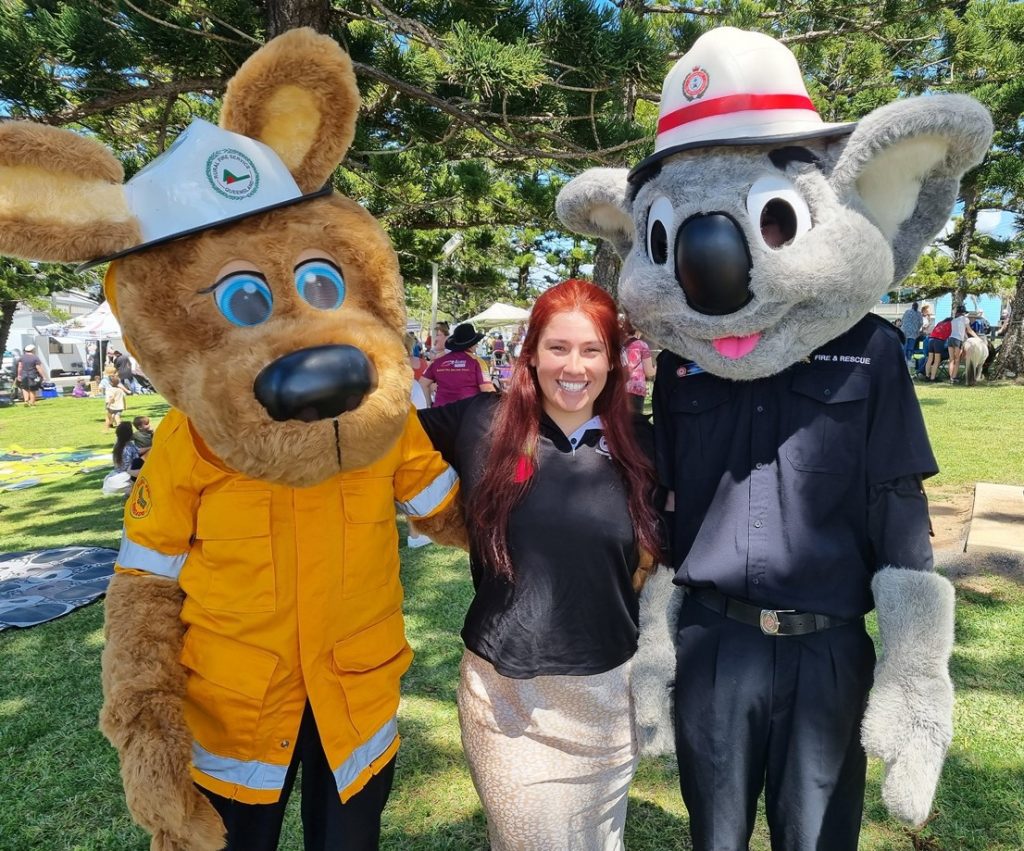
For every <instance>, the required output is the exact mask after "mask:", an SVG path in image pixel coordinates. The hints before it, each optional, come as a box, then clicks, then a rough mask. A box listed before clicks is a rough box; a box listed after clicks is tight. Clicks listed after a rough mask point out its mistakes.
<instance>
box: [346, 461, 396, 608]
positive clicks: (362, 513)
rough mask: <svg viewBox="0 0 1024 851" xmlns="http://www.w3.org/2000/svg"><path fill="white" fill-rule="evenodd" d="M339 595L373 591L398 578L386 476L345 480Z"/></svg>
mask: <svg viewBox="0 0 1024 851" xmlns="http://www.w3.org/2000/svg"><path fill="white" fill-rule="evenodd" d="M341 499H342V503H343V506H342V507H343V511H344V514H345V565H344V571H343V573H344V579H343V589H342V596H343V597H355V596H357V595H359V594H364V593H366V592H368V591H376V590H378V589H379V588H381V587H383V586H384V585H386V584H388V583H389V582H391V581H397V579H398V530H397V528H396V526H395V488H394V481H393V480H392V479H391V478H389V477H375V478H357V479H345V480H343V481H342V483H341Z"/></svg>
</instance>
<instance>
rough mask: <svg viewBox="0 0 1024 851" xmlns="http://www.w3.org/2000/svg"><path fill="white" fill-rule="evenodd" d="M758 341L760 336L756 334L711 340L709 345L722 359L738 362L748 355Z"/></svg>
mask: <svg viewBox="0 0 1024 851" xmlns="http://www.w3.org/2000/svg"><path fill="white" fill-rule="evenodd" d="M760 339H761V334H760V332H758V333H755V334H748V335H747V336H746V337H719V338H718V339H717V340H712V342H711V345H713V346H714V347H715V351H716V352H718V354H720V355H721V356H722V357H723V358H729V359H730V360H739V359H740V358H741V357H744V356H745V355H749V354H750V353H751V352H752V351H753V350H754V346H756V345H757V341H758V340H760Z"/></svg>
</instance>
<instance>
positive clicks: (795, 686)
mask: <svg viewBox="0 0 1024 851" xmlns="http://www.w3.org/2000/svg"><path fill="white" fill-rule="evenodd" d="M874 662H875V650H874V646H873V644H872V642H871V639H870V637H869V636H868V634H867V632H866V631H865V630H864V626H863V623H862V622H857V623H850V624H846V625H844V626H839V627H833V628H832V629H827V630H823V631H821V632H817V633H812V634H810V635H805V636H786V637H770V636H766V635H763V634H762V633H761V631H760V630H759V629H758V628H757V627H753V626H748V625H746V624H743V623H739V622H737V621H734V620H731V619H729V618H726V617H724V616H723V615H720V614H718V613H717V612H714V611H712V610H710V609H708V608H706V607H705V606H703V605H702V604H701V603H698V602H697V601H696V600H694V599H692V598H691V597H687V598H686V599H685V601H684V603H683V608H682V611H681V613H680V617H679V632H678V635H677V640H676V689H675V720H676V756H677V759H678V760H679V782H680V788H681V790H682V793H683V801H684V802H685V804H686V808H687V810H688V811H689V814H690V835H691V838H692V840H693V847H694V851H741V849H746V848H747V847H748V843H749V841H750V836H751V834H752V833H753V830H754V817H755V813H756V809H757V799H758V797H759V795H760V794H761V790H762V789H763V790H764V792H765V806H766V810H767V814H768V825H769V828H770V831H771V842H772V849H773V851H856V848H857V839H858V836H859V834H860V823H861V815H862V811H863V806H864V775H865V768H866V758H865V755H864V751H863V749H862V747H861V744H860V721H861V717H862V716H863V714H864V707H865V705H866V702H867V694H868V691H869V690H870V688H871V682H872V677H873V672H874Z"/></svg>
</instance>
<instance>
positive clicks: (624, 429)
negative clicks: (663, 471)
mask: <svg viewBox="0 0 1024 851" xmlns="http://www.w3.org/2000/svg"><path fill="white" fill-rule="evenodd" d="M559 313H581V314H583V315H584V316H586V317H587V318H588V319H589V320H590V321H591V322H592V323H593V325H594V328H595V329H597V332H598V334H599V335H600V336H601V339H602V341H603V342H604V345H605V349H606V351H607V353H608V363H609V365H610V366H611V370H610V371H609V373H608V380H607V382H606V383H605V386H604V389H603V390H602V391H601V395H600V396H598V397H597V399H596V400H595V402H594V414H595V415H597V416H599V417H600V418H601V423H602V425H603V427H604V437H605V440H606V441H607V443H608V449H609V451H610V453H611V456H612V461H613V462H614V463H615V465H616V466H617V467H618V470H619V473H620V475H621V476H622V479H623V481H624V482H625V484H626V491H627V501H628V503H629V516H630V520H631V521H632V523H633V534H634V535H635V538H636V543H637V545H638V547H639V548H640V549H641V550H643V551H646V552H647V553H648V554H649V555H651V556H653V557H655V558H657V557H658V556H659V555H660V545H659V537H658V518H657V514H656V512H655V510H654V507H653V497H654V490H655V485H656V481H655V475H654V468H653V467H652V466H651V463H650V461H649V460H648V459H647V456H646V455H645V454H644V452H643V451H642V450H641V449H640V446H639V444H638V443H637V441H636V437H635V435H634V433H633V426H632V423H631V420H632V416H633V414H632V411H631V408H630V405H629V401H628V397H627V395H626V373H625V369H624V368H623V366H622V340H621V334H620V331H619V323H618V313H617V311H616V308H615V302H614V301H613V299H612V297H611V296H610V295H608V293H606V292H605V291H604V290H602V289H601V288H600V287H598V286H596V285H594V284H592V283H590V282H588V281H580V280H576V279H570V280H568V281H563V282H562V283H560V284H557V285H555V286H553V287H551V288H550V289H549V290H547V291H546V292H545V293H543V295H541V296H540V298H538V299H537V303H536V304H535V305H534V307H533V310H532V312H531V314H530V325H529V328H528V329H527V332H526V337H525V339H524V340H523V348H522V353H521V354H520V355H519V357H518V358H516V362H515V366H514V368H513V370H512V379H511V381H510V382H509V385H508V389H507V390H506V391H505V392H504V393H503V394H502V396H501V400H500V402H499V403H498V407H497V411H496V415H495V418H494V423H493V425H492V427H491V448H490V451H489V453H488V457H487V462H486V466H485V467H484V472H483V476H482V477H481V479H480V484H479V485H478V486H477V488H476V492H475V493H474V494H473V510H472V514H471V518H470V524H471V527H472V530H473V539H474V542H475V543H476V546H477V548H478V550H479V552H480V555H481V556H482V557H483V559H484V561H485V563H486V564H487V565H488V566H489V567H490V569H492V570H494V571H495V572H496V573H497V574H499V575H502V576H505V577H507V578H508V579H514V577H515V570H514V568H513V565H512V560H511V558H510V557H509V552H508V518H509V515H510V514H511V513H512V509H513V508H515V507H516V506H517V505H518V504H519V503H520V502H521V501H522V499H523V497H524V496H525V495H526V494H527V493H528V492H529V490H530V486H531V483H532V480H533V473H534V471H535V469H536V466H537V462H538V458H537V451H536V450H537V440H538V437H539V434H540V419H541V415H542V413H543V404H542V403H543V395H542V393H541V390H540V385H539V384H538V382H537V373H536V370H535V369H534V368H533V366H532V365H531V361H532V360H533V359H534V356H535V355H536V353H537V346H538V344H539V342H540V338H541V334H542V333H543V332H544V329H545V328H546V327H547V325H548V323H549V322H550V321H551V319H552V317H553V316H555V315H556V314H559Z"/></svg>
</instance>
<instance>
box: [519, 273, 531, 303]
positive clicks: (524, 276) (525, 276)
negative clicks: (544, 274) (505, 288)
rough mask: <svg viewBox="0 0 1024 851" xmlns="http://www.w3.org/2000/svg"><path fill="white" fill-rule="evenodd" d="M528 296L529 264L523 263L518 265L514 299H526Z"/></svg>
mask: <svg viewBox="0 0 1024 851" xmlns="http://www.w3.org/2000/svg"><path fill="white" fill-rule="evenodd" d="M529 297H530V265H529V264H525V265H523V266H520V267H519V273H518V277H517V279H516V299H518V300H519V301H526V299H527V298H529Z"/></svg>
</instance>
